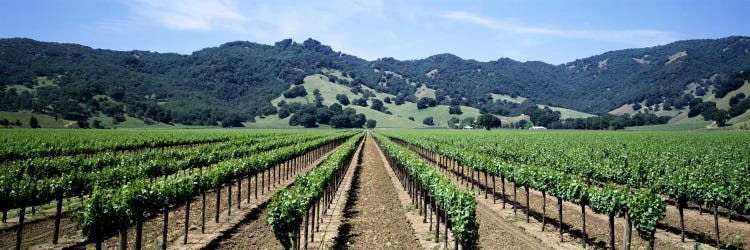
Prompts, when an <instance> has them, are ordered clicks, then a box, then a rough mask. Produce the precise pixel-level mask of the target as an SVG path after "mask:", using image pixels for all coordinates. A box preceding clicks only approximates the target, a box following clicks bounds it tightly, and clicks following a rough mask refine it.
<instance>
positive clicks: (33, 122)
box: [29, 116, 40, 128]
mask: <svg viewBox="0 0 750 250" xmlns="http://www.w3.org/2000/svg"><path fill="white" fill-rule="evenodd" d="M29 127H31V128H39V127H40V126H39V121H38V120H37V119H36V117H34V116H32V117H31V118H30V119H29Z"/></svg>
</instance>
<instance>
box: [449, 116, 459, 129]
mask: <svg viewBox="0 0 750 250" xmlns="http://www.w3.org/2000/svg"><path fill="white" fill-rule="evenodd" d="M460 124H461V120H459V119H458V118H456V117H451V119H448V127H449V128H452V129H460V128H461V126H460Z"/></svg>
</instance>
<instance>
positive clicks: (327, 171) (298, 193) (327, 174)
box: [266, 133, 363, 249]
mask: <svg viewBox="0 0 750 250" xmlns="http://www.w3.org/2000/svg"><path fill="white" fill-rule="evenodd" d="M362 136H363V134H362V133H358V135H356V136H353V137H351V138H349V139H348V140H347V141H346V142H345V143H344V145H342V146H341V147H339V148H338V149H337V150H336V151H335V152H333V153H332V154H331V155H330V156H328V157H327V158H326V159H325V160H324V161H323V162H322V163H321V164H320V166H318V167H317V168H315V169H313V170H311V171H310V172H307V173H305V174H303V175H301V176H299V177H297V179H296V182H295V185H294V186H292V187H289V188H285V189H283V190H281V191H279V192H277V193H275V194H274V195H273V197H272V198H271V202H270V203H269V204H268V207H267V208H266V211H267V212H268V216H267V217H266V222H267V223H268V225H269V226H270V227H271V231H272V232H273V233H274V235H275V236H276V239H278V240H279V242H281V245H282V246H284V248H285V249H290V248H291V247H292V242H293V240H295V239H296V238H297V237H299V226H300V224H302V219H303V216H304V215H305V212H306V211H308V210H310V208H311V207H312V206H313V205H315V204H316V203H317V202H318V201H319V200H320V198H321V197H322V196H323V192H324V191H325V187H326V186H328V185H330V184H331V183H332V182H333V181H334V177H335V174H341V173H340V171H342V170H343V169H344V166H345V165H346V164H348V163H349V161H350V160H351V158H352V155H353V154H354V150H355V149H356V148H357V145H358V144H359V142H360V140H361V139H362Z"/></svg>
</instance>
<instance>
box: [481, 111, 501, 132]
mask: <svg viewBox="0 0 750 250" xmlns="http://www.w3.org/2000/svg"><path fill="white" fill-rule="evenodd" d="M477 125H479V126H482V127H484V128H485V129H486V130H490V129H492V128H497V127H500V125H501V122H500V119H499V118H497V117H495V116H494V115H490V114H483V115H480V116H479V118H477Z"/></svg>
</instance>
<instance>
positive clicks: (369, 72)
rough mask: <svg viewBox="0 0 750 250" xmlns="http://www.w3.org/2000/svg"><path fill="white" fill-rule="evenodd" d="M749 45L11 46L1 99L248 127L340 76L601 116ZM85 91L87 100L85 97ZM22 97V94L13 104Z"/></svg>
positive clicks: (679, 84) (716, 69) (1, 53)
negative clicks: (20, 89) (278, 104)
mask: <svg viewBox="0 0 750 250" xmlns="http://www.w3.org/2000/svg"><path fill="white" fill-rule="evenodd" d="M748 49H750V37H745V36H732V37H726V38H721V39H696V40H686V41H677V42H674V43H670V44H666V45H660V46H654V47H648V48H634V49H624V50H616V51H609V52H605V53H602V54H599V55H594V56H590V57H586V58H581V59H577V60H574V61H572V62H568V63H564V64H559V65H552V64H548V63H545V62H540V61H528V62H519V61H515V60H513V59H510V58H499V59H497V60H494V61H488V62H480V61H476V60H473V59H463V58H461V57H459V56H456V55H453V54H450V53H441V54H436V55H433V56H430V57H427V58H424V59H413V60H403V61H401V60H397V59H394V58H389V57H384V58H378V59H376V60H372V61H368V60H365V59H362V58H358V57H356V56H352V55H348V54H345V53H343V52H337V51H334V50H333V49H331V47H330V46H327V45H324V44H322V43H320V42H319V41H316V40H314V39H307V40H305V41H303V42H302V43H297V42H294V41H292V40H291V39H285V40H282V41H279V42H276V43H274V44H273V45H266V44H260V43H255V42H249V41H234V42H227V43H224V44H221V45H219V46H216V47H209V48H204V49H201V50H197V51H194V52H192V53H191V54H189V55H184V54H177V53H160V52H150V51H141V50H132V51H115V50H107V49H93V48H91V47H87V46H84V45H79V44H72V43H54V42H40V41H36V40H32V39H28V38H3V39H0V69H1V70H0V85H1V86H2V87H3V88H4V89H5V90H6V91H4V93H3V94H4V95H5V96H4V97H6V98H3V99H6V100H7V99H8V98H7V97H8V95H9V93H8V91H9V90H10V88H8V87H6V86H17V85H24V86H26V87H27V88H29V87H31V88H34V86H35V79H37V77H46V78H47V79H50V80H51V81H53V82H55V83H57V85H58V86H60V88H59V89H50V88H41V91H36V96H33V97H32V98H33V101H32V103H25V104H23V105H20V104H12V103H7V102H6V103H0V104H3V108H4V109H5V110H11V111H12V110H34V111H35V112H39V113H46V114H55V115H59V116H64V117H66V118H67V119H72V120H76V119H79V118H82V117H86V116H92V115H93V114H95V113H97V112H102V111H103V109H102V108H101V107H98V106H97V105H99V106H101V105H100V104H101V102H98V101H97V102H96V103H95V105H94V106H97V107H96V108H94V109H90V110H80V109H76V108H74V107H71V106H74V105H73V104H74V103H78V104H81V103H83V104H86V105H88V103H90V102H92V100H93V99H94V96H97V95H107V96H110V95H114V96H115V97H117V98H115V99H116V101H117V102H119V103H121V104H122V107H121V108H122V111H121V112H125V113H127V114H129V115H133V116H136V117H146V118H150V119H154V120H156V121H166V122H177V123H184V124H191V123H195V124H206V122H208V123H211V122H212V121H213V122H215V121H216V120H222V119H223V117H226V116H228V115H229V114H239V115H241V116H242V117H243V119H245V120H252V118H253V117H254V116H258V115H267V114H268V112H271V111H268V110H269V109H270V108H271V107H269V106H271V105H270V100H272V99H273V98H276V97H277V96H279V95H280V94H281V92H283V91H284V90H286V89H288V88H289V86H292V85H294V84H299V83H300V81H301V79H302V78H304V77H305V76H309V75H313V74H316V73H320V72H321V70H323V69H335V70H339V71H341V72H343V74H345V76H347V77H348V78H351V79H352V81H349V82H346V81H342V83H344V84H346V85H350V86H356V85H360V84H361V85H364V86H367V87H370V88H372V89H375V90H377V91H381V92H384V93H388V94H391V95H394V96H399V97H400V98H402V99H403V100H405V101H410V102H416V101H417V99H416V97H415V96H414V94H415V93H416V92H417V88H418V87H420V86H423V85H424V86H426V87H427V88H430V89H433V90H435V99H436V101H437V102H438V103H441V104H444V105H451V104H453V105H464V106H471V107H475V108H478V109H480V110H481V111H483V112H489V113H494V114H498V115H518V114H520V113H522V112H523V110H524V109H525V108H527V107H529V106H532V105H536V104H543V105H550V106H559V107H564V108H569V109H574V110H578V111H584V112H589V113H596V114H604V113H606V112H608V111H610V110H612V109H615V108H617V107H620V106H622V105H624V104H628V103H635V102H640V101H643V100H648V102H649V103H661V102H670V103H672V102H674V100H675V99H677V98H680V97H681V96H682V94H683V93H682V92H683V91H684V89H685V87H686V86H687V85H688V84H690V83H692V82H701V81H702V80H703V79H709V78H712V76H714V75H719V76H723V77H729V76H731V75H732V74H734V73H736V72H739V71H742V70H744V69H747V68H750V54H749V53H748ZM676 53H678V54H676ZM679 53H682V54H684V55H682V54H679ZM675 55H677V56H675ZM670 56H674V58H673V59H670ZM385 72H393V73H394V74H398V75H399V76H400V77H393V76H389V74H388V73H385ZM430 72H432V73H430ZM81 89H86V90H88V91H90V92H91V95H87V94H85V93H79V92H81V91H80V90H81ZM52 93H57V94H59V93H63V96H65V97H67V99H68V100H65V98H58V99H54V100H47V99H45V98H46V96H42V98H40V97H39V96H38V95H39V94H42V95H49V94H52ZM21 94H22V93H15V95H16V98H15V99H19V98H20V95H21ZM491 94H506V95H510V96H522V97H525V98H527V102H528V103H521V104H518V103H509V102H502V101H501V102H493V101H492V96H491ZM145 96H151V98H145ZM120 97H121V98H120ZM27 98H28V97H27ZM10 99H14V98H10ZM69 100H74V103H70V101H69ZM107 105H109V104H107ZM70 109H72V110H70ZM266 111H268V112H266ZM109 113H118V112H109ZM196 113H204V114H196ZM205 113H207V114H205ZM71 114H73V115H71ZM160 114H161V115H160ZM167 116H169V117H167ZM167 118H168V119H167Z"/></svg>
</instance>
